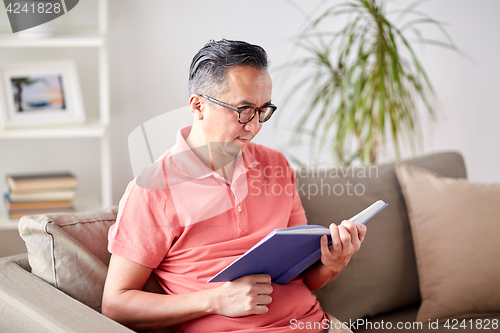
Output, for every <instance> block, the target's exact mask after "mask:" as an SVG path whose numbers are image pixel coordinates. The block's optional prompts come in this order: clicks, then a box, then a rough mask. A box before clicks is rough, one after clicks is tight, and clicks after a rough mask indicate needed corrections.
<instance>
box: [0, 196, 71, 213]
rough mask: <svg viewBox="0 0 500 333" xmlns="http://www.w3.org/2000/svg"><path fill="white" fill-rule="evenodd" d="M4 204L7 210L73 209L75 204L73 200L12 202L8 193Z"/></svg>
mask: <svg viewBox="0 0 500 333" xmlns="http://www.w3.org/2000/svg"><path fill="white" fill-rule="evenodd" d="M4 202H5V207H7V210H13V209H34V208H49V207H71V206H72V205H73V202H72V201H71V200H55V201H25V202H22V201H21V202H12V201H10V198H9V194H8V193H5V195H4Z"/></svg>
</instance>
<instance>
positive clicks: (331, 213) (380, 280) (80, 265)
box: [19, 153, 466, 320]
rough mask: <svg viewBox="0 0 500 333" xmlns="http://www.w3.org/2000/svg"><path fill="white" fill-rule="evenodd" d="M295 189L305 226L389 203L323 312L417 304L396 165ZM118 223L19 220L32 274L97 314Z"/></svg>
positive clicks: (437, 162)
mask: <svg viewBox="0 0 500 333" xmlns="http://www.w3.org/2000/svg"><path fill="white" fill-rule="evenodd" d="M406 163H408V164H411V165H416V166H420V167H423V168H427V169H430V170H433V171H435V172H437V173H440V174H441V175H443V176H448V177H462V178H464V177H465V176H466V173H465V166H464V162H463V159H462V157H461V156H460V155H459V154H457V153H440V154H434V155H429V156H425V157H421V158H417V159H412V160H408V161H406ZM370 168H371V169H370ZM297 186H298V189H299V195H300V196H301V199H302V204H303V206H304V208H305V210H306V214H307V217H308V220H309V223H310V224H320V225H325V226H327V225H328V224H330V223H331V222H335V223H340V222H341V221H342V220H343V219H347V218H349V217H351V216H353V215H355V214H356V213H358V212H359V211H360V210H362V209H364V208H365V207H367V206H368V205H370V204H371V203H373V202H375V201H376V200H379V199H381V200H384V201H385V202H387V203H389V206H388V207H387V208H385V209H384V210H383V211H382V212H381V213H380V214H378V215H377V216H376V217H374V218H373V219H372V220H371V221H369V222H368V224H367V227H368V233H367V236H366V238H365V241H364V243H363V246H362V248H361V250H360V251H359V252H358V253H356V255H355V256H353V258H352V259H351V262H350V263H349V265H348V266H347V267H346V268H345V269H344V271H343V272H342V273H341V274H340V275H339V276H338V277H337V278H336V279H335V280H334V281H333V282H332V283H330V284H328V285H327V286H325V287H324V288H323V289H321V290H320V291H319V292H318V293H317V295H318V299H319V300H320V302H321V304H322V306H323V308H324V309H325V311H327V312H329V313H331V314H333V315H335V316H336V317H338V318H339V319H342V320H348V319H350V318H351V319H357V318H362V317H365V316H372V315H375V314H377V313H383V312H387V311H391V310H394V309H398V308H400V307H403V306H406V305H410V304H413V303H417V302H419V298H420V296H419V292H418V280H417V271H416V263H415V255H414V252H413V244H412V239H411V234H410V227H409V222H408V216H407V212H406V207H405V203H404V200H403V196H402V194H401V189H400V187H399V184H398V182H397V179H396V175H395V171H394V165H393V164H386V165H381V166H378V167H376V168H375V167H359V168H355V169H344V170H341V169H336V168H330V169H322V170H317V169H316V170H313V169H311V170H299V171H297ZM342 190H343V191H342ZM328 191H330V192H329V193H328ZM116 216H117V208H116V207H113V208H109V209H106V210H96V211H86V212H79V213H73V214H67V213H57V214H46V215H36V216H25V217H23V218H22V219H21V220H20V222H19V233H20V235H21V237H22V238H23V239H24V241H25V242H26V246H27V249H28V255H29V262H30V266H31V271H32V273H33V274H35V275H36V276H38V277H40V278H42V279H43V280H45V281H47V282H48V283H50V284H52V285H53V286H55V287H56V288H58V289H60V290H62V291H63V292H65V293H67V294H68V295H70V296H72V297H73V298H75V299H77V300H79V301H80V302H82V303H84V304H86V305H88V306H90V307H91V308H93V309H95V310H96V311H100V309H101V300H102V291H103V288H104V281H105V279H106V273H107V265H108V264H109V258H110V254H109V252H108V251H107V234H108V229H109V227H110V226H111V225H112V224H113V223H114V222H115V220H116ZM150 282H151V281H150ZM157 287H158V286H157V285H156V286H155V285H154V284H153V283H150V284H149V285H148V286H147V287H146V288H145V289H147V290H149V291H159V290H158V289H157Z"/></svg>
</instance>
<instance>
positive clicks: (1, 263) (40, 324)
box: [0, 254, 133, 333]
mask: <svg viewBox="0 0 500 333" xmlns="http://www.w3.org/2000/svg"><path fill="white" fill-rule="evenodd" d="M26 260H27V254H22V255H17V256H11V257H6V258H1V259H0V310H1V311H0V312H1V313H2V315H1V316H0V317H1V320H0V322H1V324H0V327H1V329H0V330H1V331H3V332H36V333H37V332H61V333H62V332H64V333H67V332H82V333H87V332H116V333H119V332H123V333H127V332H133V331H132V330H130V329H128V328H126V327H125V326H123V325H120V324H118V323H117V322H115V321H113V320H111V319H109V318H107V317H105V316H103V315H102V314H100V313H99V312H97V311H95V310H93V309H91V308H89V307H87V306H86V305H84V304H82V303H80V302H78V301H77V300H75V299H73V298H71V297H70V296H68V295H66V294H65V293H63V292H62V291H60V290H58V289H56V288H54V287H52V286H51V285H50V284H48V283H46V282H44V281H42V280H41V279H39V278H37V277H36V276H34V275H32V274H31V273H29V272H28V271H26V270H25V268H26V267H25V268H23V267H21V266H25V263H26Z"/></svg>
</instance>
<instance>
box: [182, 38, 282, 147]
mask: <svg viewBox="0 0 500 333" xmlns="http://www.w3.org/2000/svg"><path fill="white" fill-rule="evenodd" d="M271 91H272V82H271V77H270V76H269V73H268V72H267V55H266V52H265V51H264V49H263V48H262V47H260V46H258V45H251V44H249V43H246V42H241V41H229V40H221V41H211V42H209V43H207V44H206V45H205V46H204V47H203V48H202V49H201V50H200V51H199V52H198V53H197V54H196V55H195V57H194V58H193V61H192V63H191V67H190V72H189V93H190V95H191V96H190V99H189V104H190V109H191V112H192V113H193V115H194V122H193V127H192V130H191V134H190V136H189V138H188V139H189V140H188V144H190V146H192V147H197V146H201V145H205V144H208V143H214V142H215V143H223V145H222V146H224V147H226V152H224V151H221V154H226V153H227V154H228V155H234V152H235V150H237V151H238V152H239V151H244V150H245V148H246V146H247V145H248V143H249V142H250V141H251V139H252V138H253V137H254V136H255V135H257V133H258V132H259V131H260V129H261V127H262V123H261V122H262V121H264V120H267V118H265V116H266V110H267V111H269V110H270V111H274V110H275V107H274V106H272V107H270V105H271ZM255 108H257V109H258V110H260V112H254V111H255ZM241 110H245V113H246V115H248V114H250V115H251V114H253V115H254V117H253V119H251V120H249V119H248V118H249V117H246V118H247V119H246V120H247V121H248V120H249V121H248V122H245V113H243V112H241ZM270 114H272V112H271V113H270ZM270 114H269V116H270ZM239 116H240V118H239ZM259 117H260V118H259ZM259 120H260V121H261V122H259Z"/></svg>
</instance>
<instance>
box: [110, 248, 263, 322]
mask: <svg viewBox="0 0 500 333" xmlns="http://www.w3.org/2000/svg"><path fill="white" fill-rule="evenodd" d="M152 270H153V269H152V268H149V267H147V266H143V265H140V264H138V263H135V262H133V261H131V260H128V259H125V258H122V257H119V256H116V255H112V256H111V261H110V264H109V270H108V276H107V278H106V283H105V286H104V294H103V301H102V313H103V314H104V315H105V316H107V317H109V318H111V319H113V320H115V321H118V322H120V323H122V324H123V325H125V326H128V327H131V328H134V329H142V328H150V329H151V328H160V327H167V326H172V325H175V324H179V323H182V322H185V321H189V320H192V319H196V318H199V317H202V316H206V315H209V314H220V315H225V316H229V317H240V316H246V315H251V314H260V313H266V312H267V311H268V308H267V306H266V305H267V304H269V303H271V296H269V294H271V292H272V287H271V278H270V277H269V276H268V275H263V274H255V275H248V276H244V277H242V278H240V279H237V280H234V281H232V282H226V283H224V284H223V285H221V286H220V287H217V288H214V289H209V290H203V291H199V292H194V293H188V294H179V295H161V294H154V293H149V292H145V291H142V288H143V286H144V284H145V283H146V281H147V280H148V278H149V276H150V275H151V272H152Z"/></svg>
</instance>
